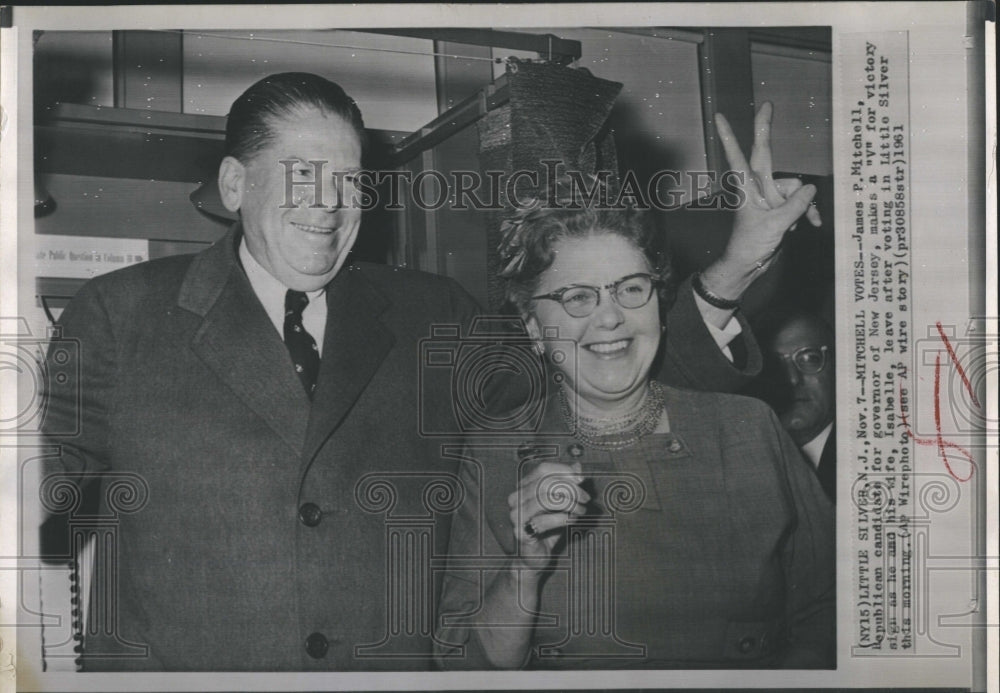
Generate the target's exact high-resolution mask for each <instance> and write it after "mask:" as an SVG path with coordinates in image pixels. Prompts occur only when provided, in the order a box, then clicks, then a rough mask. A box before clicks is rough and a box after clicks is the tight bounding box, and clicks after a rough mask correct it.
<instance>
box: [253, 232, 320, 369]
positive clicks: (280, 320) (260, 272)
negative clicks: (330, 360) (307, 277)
mask: <svg viewBox="0 0 1000 693" xmlns="http://www.w3.org/2000/svg"><path fill="white" fill-rule="evenodd" d="M240 262H242V263H243V269H244V271H246V274H247V279H249V280H250V286H251V288H253V292H254V293H255V294H257V298H258V299H259V300H260V303H261V305H262V306H264V310H265V311H266V312H267V317H269V318H271V323H272V324H273V325H274V329H276V330H277V331H278V334H279V335H281V339H282V340H284V339H285V294H286V293H287V292H288V287H287V286H285V285H284V284H282V283H281V282H280V281H278V280H277V279H275V278H274V276H272V275H271V273H270V272H268V271H267V270H266V269H264V268H263V267H261V265H260V263H259V262H257V260H256V259H254V256H253V255H251V254H250V250H249V248H247V244H246V242H245V241H244V240H243V239H240ZM325 294H326V289H325V288H322V289H317V290H316V291H307V292H306V296H308V297H309V305H307V306H306V307H305V310H303V311H302V326H303V327H305V328H306V332H308V333H309V334H311V335H312V338H313V339H314V340H316V348H317V349H319V354H320V356H322V355H323V334H324V332H325V330H326V295H325Z"/></svg>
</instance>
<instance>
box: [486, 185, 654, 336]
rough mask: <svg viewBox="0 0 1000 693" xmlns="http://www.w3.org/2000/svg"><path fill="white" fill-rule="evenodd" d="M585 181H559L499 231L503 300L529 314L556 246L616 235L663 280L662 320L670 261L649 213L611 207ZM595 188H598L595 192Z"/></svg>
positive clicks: (514, 215) (519, 211)
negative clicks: (543, 196) (586, 189)
mask: <svg viewBox="0 0 1000 693" xmlns="http://www.w3.org/2000/svg"><path fill="white" fill-rule="evenodd" d="M582 183H583V181H579V180H571V179H568V178H560V179H559V180H558V181H557V182H556V184H555V186H554V188H553V190H552V191H551V192H550V193H549V195H548V197H547V198H546V199H545V200H535V201H534V204H532V205H529V206H527V207H524V208H521V209H519V210H517V211H516V212H515V213H514V214H512V215H511V216H510V217H508V219H507V220H506V221H504V222H503V225H502V226H501V227H500V231H501V235H502V241H501V243H500V247H499V248H498V251H499V253H500V261H501V263H502V269H501V270H500V276H501V277H502V278H504V279H505V280H506V299H507V301H508V303H509V304H510V305H511V306H512V307H513V308H514V309H516V310H517V312H518V314H520V315H522V316H523V315H527V314H529V313H530V312H531V304H532V301H531V297H532V296H534V295H536V294H537V293H538V284H539V281H540V279H541V276H542V274H543V273H544V272H545V271H546V270H547V269H548V268H549V267H551V266H552V262H553V260H554V259H555V253H554V246H555V244H556V243H558V242H559V241H562V240H565V239H573V238H591V237H599V236H619V237H621V238H624V239H625V240H626V241H628V242H629V243H631V244H632V245H633V246H635V248H637V249H638V250H639V251H641V252H642V254H643V256H644V257H645V258H646V261H647V262H648V263H649V267H650V273H651V274H652V275H653V276H655V277H657V278H659V279H660V280H661V282H662V283H661V285H660V288H659V292H658V295H659V299H660V311H661V317H662V315H663V314H665V312H666V310H667V308H669V307H670V305H671V304H672V303H673V298H674V286H673V282H672V281H671V278H672V271H671V267H670V258H669V256H668V254H667V252H666V249H665V248H664V245H663V242H662V239H661V238H660V237H659V235H658V234H657V233H656V232H655V231H654V230H653V229H652V227H651V225H650V223H649V217H648V215H647V214H646V213H645V212H644V211H643V210H640V209H636V208H635V207H632V206H612V205H610V204H609V203H608V195H606V194H605V192H606V191H604V190H602V189H601V188H602V187H603V183H602V182H601V181H599V180H597V179H592V180H590V181H587V184H588V185H589V186H590V189H589V190H588V192H592V193H594V194H589V195H586V194H585V191H583V190H582V189H581V187H582V186H581V184H582ZM593 186H598V187H597V189H594V188H593Z"/></svg>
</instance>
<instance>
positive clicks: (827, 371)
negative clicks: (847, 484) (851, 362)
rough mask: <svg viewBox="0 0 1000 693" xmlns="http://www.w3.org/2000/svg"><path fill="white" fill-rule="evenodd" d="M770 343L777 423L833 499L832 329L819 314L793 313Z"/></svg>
mask: <svg viewBox="0 0 1000 693" xmlns="http://www.w3.org/2000/svg"><path fill="white" fill-rule="evenodd" d="M773 335H774V336H773V338H772V339H771V340H770V342H769V343H768V352H769V356H771V358H772V359H773V372H774V373H775V374H776V377H777V380H778V381H780V382H781V384H782V385H783V386H784V388H785V393H784V394H785V398H784V400H783V403H782V404H781V405H779V406H777V407H776V409H777V410H778V414H779V415H780V419H781V424H782V425H783V426H784V427H785V430H786V431H788V434H789V435H790V436H791V438H792V440H794V441H795V444H796V445H798V446H799V449H800V450H802V454H803V455H804V456H805V457H806V458H807V459H808V460H809V461H810V462H812V464H813V467H814V468H815V469H816V474H817V476H818V477H819V481H820V485H821V486H822V487H823V490H824V491H825V492H826V495H827V496H828V497H829V498H830V500H831V501H834V500H836V492H837V489H836V476H837V475H836V469H837V439H836V436H835V435H834V415H835V413H836V402H837V392H836V384H835V378H834V351H833V347H834V339H833V330H831V329H830V327H829V326H828V325H827V324H826V323H825V322H824V321H823V320H821V319H820V318H818V317H816V316H815V315H812V314H809V313H806V312H795V313H792V314H790V315H788V316H786V317H784V318H783V319H781V320H780V321H779V322H778V323H777V326H776V329H775V330H774V332H773Z"/></svg>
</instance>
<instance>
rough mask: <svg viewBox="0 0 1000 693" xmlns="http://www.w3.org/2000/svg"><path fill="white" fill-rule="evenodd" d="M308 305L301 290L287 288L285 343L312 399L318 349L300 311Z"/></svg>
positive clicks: (316, 374)
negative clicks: (303, 322) (307, 330)
mask: <svg viewBox="0 0 1000 693" xmlns="http://www.w3.org/2000/svg"><path fill="white" fill-rule="evenodd" d="M307 305H309V297H308V296H306V295H305V294H304V293H302V292H301V291H293V290H292V289H289V290H288V293H286V294H285V345H286V346H287V347H288V353H289V354H291V356H292V363H293V364H294V365H295V372H296V373H298V374H299V380H301V381H302V386H303V387H305V389H306V394H308V395H309V398H310V399H312V396H313V391H314V390H315V389H316V377H317V376H318V375H319V349H318V348H317V347H316V340H315V339H313V338H312V335H311V334H309V333H308V332H306V328H305V327H303V325H302V311H303V310H305V307H306V306H307Z"/></svg>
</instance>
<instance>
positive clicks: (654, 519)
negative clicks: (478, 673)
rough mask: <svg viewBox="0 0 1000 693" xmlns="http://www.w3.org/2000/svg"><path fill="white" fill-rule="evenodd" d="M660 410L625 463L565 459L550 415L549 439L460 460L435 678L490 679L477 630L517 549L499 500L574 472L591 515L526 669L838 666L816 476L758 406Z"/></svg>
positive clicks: (830, 525)
mask: <svg viewBox="0 0 1000 693" xmlns="http://www.w3.org/2000/svg"><path fill="white" fill-rule="evenodd" d="M665 399H666V402H665V408H666V410H667V414H668V416H669V420H670V433H669V434H663V435H650V436H647V437H646V438H644V439H642V440H641V441H639V442H638V444H636V445H634V446H632V447H629V448H627V449H625V450H621V451H616V452H606V451H599V450H592V449H586V448H582V447H581V446H579V445H574V443H575V440H574V438H572V437H571V436H569V435H568V428H567V426H566V424H565V423H564V422H563V420H562V416H561V415H560V414H559V406H558V403H553V404H554V406H550V407H549V410H548V412H547V414H546V423H545V424H544V425H543V427H541V428H540V431H544V432H546V433H548V435H544V436H542V435H538V434H536V435H534V436H528V437H526V438H524V439H523V440H512V441H497V440H489V439H481V440H478V441H475V442H470V443H469V444H468V445H467V446H466V447H465V448H464V449H463V451H462V454H461V459H462V467H461V470H460V474H461V476H462V479H463V483H464V485H465V489H466V491H465V494H464V496H465V502H464V503H463V505H462V507H461V508H460V509H459V511H458V513H457V514H456V516H455V518H454V520H453V523H452V540H451V546H450V547H449V553H450V555H451V556H453V557H454V558H455V559H456V560H455V561H454V564H453V566H452V569H451V570H450V571H449V572H448V574H447V576H446V578H445V582H444V593H443V595H442V608H441V612H442V617H441V624H442V625H441V628H442V630H441V634H440V638H439V640H440V643H439V645H438V654H439V658H440V659H439V661H440V662H441V664H442V665H443V666H446V667H454V668H466V669H467V668H474V669H481V668H489V661H488V660H487V659H486V657H485V653H484V652H483V651H482V649H481V647H480V645H479V639H478V638H477V636H476V633H477V632H479V629H481V628H484V627H486V626H485V625H483V624H479V625H472V624H475V623H476V621H475V614H476V612H477V611H479V609H480V608H481V604H482V600H483V595H484V594H488V593H489V587H488V585H489V584H490V583H491V581H492V579H493V576H494V575H495V573H494V572H493V571H492V570H490V568H491V567H493V566H498V565H502V564H503V563H504V560H505V559H506V558H507V557H508V556H510V555H512V554H514V552H515V551H516V550H517V547H516V544H515V542H514V534H513V527H512V526H511V519H510V515H509V513H510V508H509V506H508V503H507V498H508V496H509V494H511V493H512V492H514V491H515V490H516V489H517V488H518V483H519V481H520V479H521V478H522V477H523V476H524V475H526V474H527V473H529V472H530V471H531V470H532V469H533V468H534V467H535V466H536V465H537V464H539V463H541V462H557V463H562V464H566V465H570V464H572V463H574V462H579V463H580V464H581V466H582V473H583V476H584V478H585V481H584V483H583V487H584V489H585V490H586V491H587V492H588V493H589V494H590V496H591V498H592V499H593V500H592V502H591V504H590V508H591V510H590V512H589V513H588V516H585V517H583V518H581V519H580V520H578V521H577V522H576V523H574V524H573V525H571V526H570V529H569V530H568V534H567V536H566V537H565V538H563V539H561V540H560V542H559V543H558V544H557V545H556V556H557V558H556V560H555V562H554V565H553V570H552V572H551V573H550V574H548V576H547V577H546V579H545V581H544V582H543V588H542V592H541V600H540V603H539V606H538V613H539V616H538V621H537V625H536V627H535V631H534V639H533V642H532V645H533V656H532V658H531V660H530V662H529V664H530V666H533V667H539V668H574V669H575V668H585V669H590V668H602V669H603V668H629V667H648V668H677V667H681V668H715V667H733V668H758V667H768V668H771V667H785V668H818V667H826V668H831V667H833V665H834V646H835V643H836V638H835V619H836V614H835V609H834V599H835V595H836V591H835V588H834V578H835V563H834V556H835V553H834V537H835V533H834V522H833V520H834V518H833V509H832V506H831V505H830V503H829V502H828V501H827V499H826V497H825V496H824V494H823V491H822V490H821V489H820V486H819V483H818V482H817V480H816V478H815V475H814V474H813V472H812V469H811V468H810V467H811V465H810V463H809V462H807V461H806V460H805V459H804V458H803V457H802V456H801V455H800V454H799V451H798V449H797V448H796V447H795V444H794V443H793V442H792V440H791V439H790V438H789V437H788V435H787V434H786V433H785V431H784V430H783V429H782V428H781V425H780V424H779V422H778V420H777V417H776V416H775V415H774V414H773V412H771V410H770V409H769V408H768V407H767V405H765V404H763V403H762V402H760V401H758V400H756V399H751V398H747V397H740V396H735V395H720V394H716V393H699V392H692V391H688V390H679V389H673V388H668V389H667V393H666V398H665ZM560 434H561V435H560ZM512 620H513V619H512ZM494 627H497V628H502V627H503V626H502V625H500V624H497V625H495V626H494Z"/></svg>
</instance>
